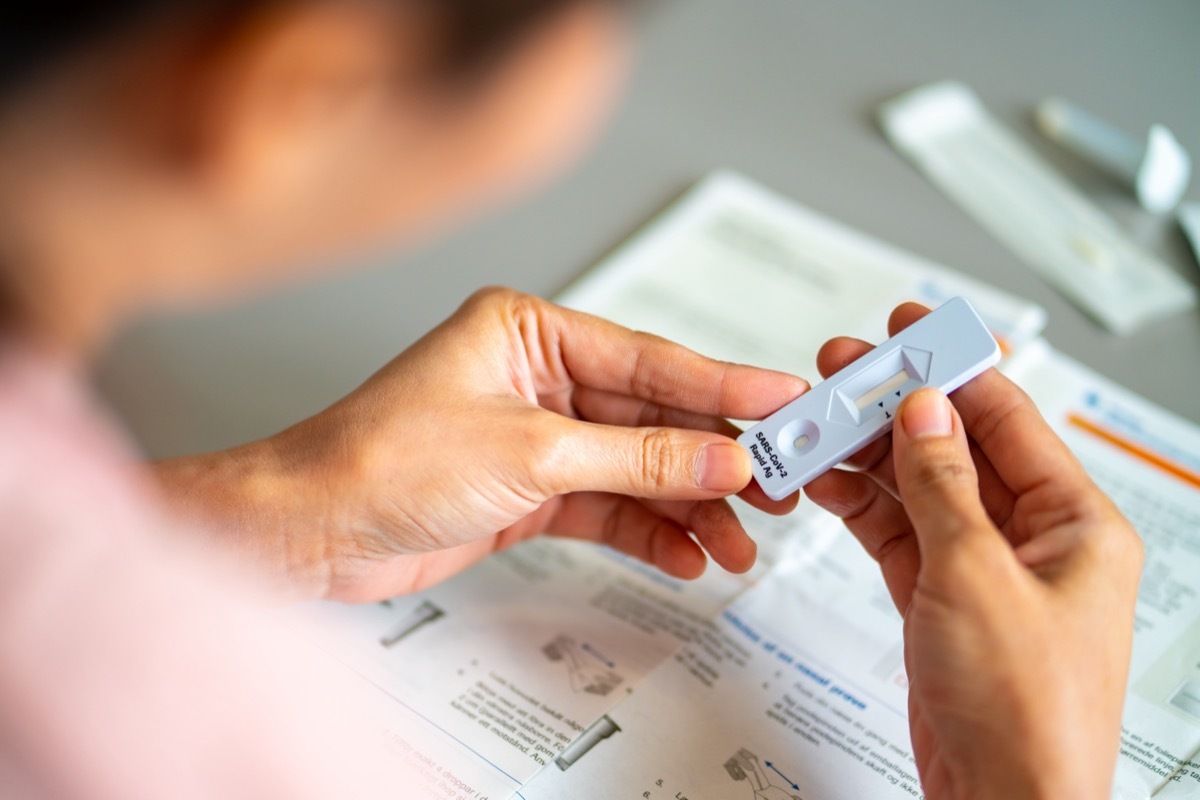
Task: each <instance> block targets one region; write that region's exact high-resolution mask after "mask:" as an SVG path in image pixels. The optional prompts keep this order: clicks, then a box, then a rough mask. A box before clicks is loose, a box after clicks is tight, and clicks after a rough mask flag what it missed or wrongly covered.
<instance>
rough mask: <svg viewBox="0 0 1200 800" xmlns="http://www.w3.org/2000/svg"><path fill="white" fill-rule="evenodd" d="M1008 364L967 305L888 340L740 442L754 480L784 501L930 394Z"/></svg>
mask: <svg viewBox="0 0 1200 800" xmlns="http://www.w3.org/2000/svg"><path fill="white" fill-rule="evenodd" d="M999 360H1000V346H999V345H998V344H996V340H995V339H993V338H992V334H991V333H989V332H988V329H987V327H986V326H985V325H984V324H983V321H982V320H980V319H979V315H978V314H976V313H975V309H973V308H971V304H970V303H968V302H967V301H966V300H964V299H963V298H961V297H956V298H954V299H952V300H948V301H947V302H945V303H944V304H942V305H941V306H940V307H939V308H938V309H937V310H936V311H933V312H932V313H930V314H928V315H927V316H925V317H923V318H922V319H920V320H919V321H917V322H916V323H914V324H913V325H910V326H909V327H908V328H905V329H904V330H903V331H901V332H900V333H898V334H897V335H895V336H893V337H892V338H891V339H888V340H887V341H886V342H884V343H883V344H881V345H879V346H878V347H876V348H875V349H874V350H872V351H871V352H869V353H867V354H866V355H865V356H863V357H862V358H860V359H858V360H857V361H855V362H854V363H853V364H851V365H850V366H848V367H846V368H845V369H843V370H842V371H840V372H838V373H837V374H835V375H833V376H832V377H830V378H829V379H827V380H826V381H824V382H823V383H819V384H817V385H816V386H815V387H813V388H812V389H811V390H810V391H808V392H806V393H805V394H802V395H800V397H798V398H797V399H795V400H793V401H792V402H790V403H788V404H787V405H786V406H784V407H783V408H781V409H780V410H779V411H776V412H775V413H774V414H772V415H771V416H769V417H767V418H766V419H765V420H763V421H762V422H760V423H758V424H757V425H755V426H754V427H752V428H750V429H749V430H748V431H746V432H745V433H743V434H742V435H741V436H739V437H738V443H739V444H741V445H742V446H743V447H745V448H746V449H747V450H749V451H750V457H751V460H752V466H753V468H754V477H755V478H756V479H757V481H758V485H759V486H761V487H762V490H763V491H764V492H765V493H766V495H767V496H768V497H770V498H771V499H772V500H781V499H783V498H784V497H787V496H788V495H789V494H791V493H792V492H794V491H796V490H797V489H799V488H800V487H801V486H804V485H805V484H806V483H808V482H809V481H811V480H812V479H813V478H815V477H817V476H818V475H820V474H822V473H824V472H826V471H827V470H829V469H830V468H831V467H833V466H835V465H837V464H839V463H841V462H842V461H845V460H846V458H847V457H848V456H850V455H852V454H853V453H855V452H857V451H858V450H860V449H862V448H863V447H864V446H865V445H867V444H869V443H870V442H872V441H874V440H875V439H878V438H879V437H880V436H882V435H884V434H885V433H887V432H888V431H890V430H891V429H892V421H893V417H894V416H895V413H896V408H897V406H899V405H900V401H901V400H903V399H904V398H905V397H906V396H908V395H909V394H911V393H912V392H914V391H916V390H917V389H919V388H921V387H923V386H932V387H935V388H937V389H940V390H941V391H943V392H952V391H954V390H955V389H957V388H958V387H960V386H962V385H963V384H964V383H966V382H967V381H969V380H971V379H972V378H974V377H976V376H977V375H979V374H980V373H982V372H983V371H984V370H986V369H987V368H988V367H990V366H992V365H993V364H995V363H996V362H997V361H999Z"/></svg>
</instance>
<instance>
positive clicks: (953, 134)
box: [879, 82, 1196, 334]
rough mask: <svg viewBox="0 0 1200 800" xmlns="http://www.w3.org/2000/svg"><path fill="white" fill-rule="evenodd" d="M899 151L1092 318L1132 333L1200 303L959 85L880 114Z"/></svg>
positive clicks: (928, 89)
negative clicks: (1145, 325) (1160, 318)
mask: <svg viewBox="0 0 1200 800" xmlns="http://www.w3.org/2000/svg"><path fill="white" fill-rule="evenodd" d="M879 113H880V119H881V122H882V124H883V129H884V132H885V133H886V134H887V136H888V138H889V139H890V140H891V142H892V144H893V145H895V146H896V149H898V150H899V151H900V152H902V153H904V155H906V156H907V157H908V158H910V159H911V160H912V161H913V163H915V164H916V165H917V166H918V167H920V168H921V170H922V171H923V172H924V173H925V175H926V176H927V177H928V178H929V179H930V180H931V181H933V183H934V184H936V185H937V186H938V187H939V188H941V189H942V191H944V192H945V193H946V194H947V195H949V196H950V197H951V199H953V200H955V201H956V202H957V203H958V204H959V205H960V206H961V207H962V208H963V209H964V210H965V211H966V212H967V213H969V214H970V215H971V216H973V217H974V218H975V219H976V221H977V222H979V223H980V224H981V225H983V226H984V227H985V228H987V229H988V230H989V231H991V233H992V235H994V236H995V237H996V238H998V239H999V240H1000V241H1001V242H1003V243H1004V244H1005V245H1007V246H1008V248H1009V249H1010V250H1012V251H1013V252H1014V253H1015V254H1016V255H1017V256H1018V257H1020V258H1021V259H1022V260H1023V261H1025V262H1026V263H1027V264H1028V265H1029V266H1030V267H1032V268H1033V269H1034V270H1035V271H1037V272H1038V273H1039V274H1040V275H1041V276H1042V277H1043V278H1044V279H1045V280H1046V281H1047V282H1049V283H1050V284H1052V285H1053V286H1054V287H1055V288H1057V289H1058V290H1059V291H1060V292H1062V293H1063V294H1064V295H1066V296H1067V298H1069V299H1070V300H1071V301H1072V302H1074V303H1075V304H1076V305H1078V306H1079V307H1080V308H1081V309H1083V310H1084V311H1085V312H1086V313H1087V314H1089V315H1090V316H1091V317H1092V318H1093V319H1095V320H1096V321H1097V322H1099V323H1100V324H1102V325H1103V326H1104V327H1106V328H1108V329H1109V330H1111V331H1114V332H1115V333H1122V334H1123V333H1129V332H1131V331H1133V330H1135V329H1137V328H1138V327H1140V326H1142V325H1144V324H1146V323H1147V322H1150V321H1152V320H1154V319H1157V318H1159V317H1162V316H1166V315H1168V314H1172V313H1176V312H1179V311H1182V310H1185V309H1188V308H1191V307H1192V306H1194V305H1195V304H1196V290H1195V289H1194V288H1193V287H1192V286H1191V284H1189V283H1188V282H1187V281H1185V280H1184V279H1183V278H1182V277H1181V276H1179V275H1178V274H1176V273H1175V272H1174V271H1173V270H1172V269H1171V268H1170V267H1168V266H1166V265H1165V264H1163V263H1162V262H1161V261H1159V260H1157V259H1155V258H1153V257H1151V256H1150V255H1149V254H1148V253H1146V252H1145V251H1143V250H1142V249H1141V248H1139V247H1137V246H1136V245H1135V244H1134V243H1133V242H1131V241H1130V240H1129V237H1127V236H1126V235H1124V234H1123V233H1122V232H1121V230H1120V229H1119V228H1118V227H1117V224H1116V222H1114V221H1113V220H1112V218H1111V217H1109V216H1108V215H1107V214H1105V213H1104V212H1102V211H1101V210H1100V209H1099V208H1097V207H1096V206H1095V204H1093V203H1091V202H1090V201H1089V200H1088V199H1087V198H1085V197H1084V196H1083V195H1082V194H1080V193H1079V191H1077V190H1076V189H1075V188H1074V187H1073V186H1071V184H1070V183H1068V182H1067V181H1066V180H1065V179H1064V178H1062V177H1061V176H1060V175H1059V174H1058V173H1056V172H1055V171H1054V169H1053V168H1052V167H1051V166H1050V165H1049V164H1047V163H1046V162H1045V161H1044V160H1042V159H1041V158H1040V157H1038V156H1037V155H1036V154H1035V153H1034V152H1033V151H1032V150H1031V149H1030V148H1028V147H1027V146H1025V144H1024V143H1022V142H1021V141H1020V140H1019V139H1018V138H1017V137H1016V136H1014V135H1013V134H1012V133H1010V132H1009V131H1008V130H1007V129H1006V128H1005V127H1004V126H1003V125H1001V124H1000V123H999V122H997V121H996V120H995V119H994V118H993V117H992V116H991V115H990V114H989V113H988V112H987V110H986V109H985V108H984V107H983V104H982V103H980V102H979V98H977V97H976V96H975V95H974V94H973V93H972V92H971V90H970V89H968V88H967V87H966V86H963V85H962V84H958V83H951V82H947V83H937V84H932V85H929V86H923V87H921V88H918V89H914V90H913V91H911V92H909V93H907V94H905V95H902V96H900V97H898V98H896V99H894V100H891V101H889V102H887V103H885V104H884V105H883V106H882V107H881V108H880V112H879Z"/></svg>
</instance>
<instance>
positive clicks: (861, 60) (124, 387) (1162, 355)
mask: <svg viewBox="0 0 1200 800" xmlns="http://www.w3.org/2000/svg"><path fill="white" fill-rule="evenodd" d="M636 27H637V29H638V36H639V57H638V63H637V65H636V73H635V75H634V78H633V82H632V85H631V86H630V89H629V91H628V93H627V96H626V99H625V102H624V104H623V106H622V107H621V109H620V110H619V111H618V113H617V116H616V118H615V119H614V121H613V124H612V125H611V126H610V128H609V130H608V132H607V134H606V136H605V137H604V139H603V140H602V141H601V142H600V144H599V146H598V147H597V148H596V149H595V150H594V151H593V152H592V153H591V154H590V155H589V156H588V157H587V158H586V160H585V161H584V162H583V163H582V164H580V165H579V166H578V167H577V168H576V169H574V170H573V171H572V172H571V173H570V174H568V175H567V176H566V177H565V178H564V179H562V180H561V181H559V182H558V183H557V184H556V185H555V186H554V187H552V188H551V189H550V190H549V191H546V192H543V193H542V194H540V195H539V196H536V197H533V198H531V199H529V200H527V201H525V202H524V203H522V204H520V205H518V206H516V207H513V208H510V209H508V210H506V211H504V212H503V213H501V214H498V215H494V216H492V217H490V218H487V219H485V220H480V221H476V222H474V223H471V224H470V225H468V226H467V227H465V228H464V229H462V230H460V231H458V232H457V233H456V234H455V235H453V236H452V237H451V238H449V239H446V240H443V241H441V242H439V243H437V244H435V245H432V246H428V247H425V248H423V249H421V250H420V251H419V252H415V253H403V254H395V255H393V256H390V257H387V258H381V259H376V260H375V263H371V264H360V265H346V271H345V272H344V273H342V276H341V277H338V278H336V279H333V280H329V281H326V282H323V283H320V284H315V285H308V286H304V287H301V288H298V289H290V290H288V291H286V292H284V293H280V294H277V295H274V296H271V297H265V298H258V299H255V300H252V301H249V302H246V303H243V304H241V305H239V306H237V307H235V308H229V309H224V310H220V311H217V312H212V313H205V314H193V315H189V316H186V317H174V318H171V319H162V320H150V321H146V322H144V323H141V324H139V325H138V326H137V327H135V328H134V329H132V330H129V331H127V332H126V333H125V334H124V335H123V336H122V337H121V338H120V339H119V340H118V341H117V342H116V343H115V345H114V347H113V348H112V350H111V352H110V353H109V355H108V357H107V358H106V359H105V361H104V363H103V364H101V365H100V368H99V370H98V374H97V380H98V384H99V386H100V388H101V391H102V392H103V393H104V394H105V395H106V397H107V398H108V399H109V401H110V402H111V403H112V404H113V405H114V406H115V408H116V409H117V411H118V412H119V413H120V414H121V415H122V416H123V417H124V418H125V420H126V421H127V422H128V424H129V426H130V427H131V429H132V430H133V431H134V434H135V435H136V437H137V438H138V439H139V440H140V442H141V443H142V444H143V446H144V447H145V448H146V450H147V452H148V453H150V454H151V455H155V456H161V455H168V454H179V453H186V452H193V451H199V450H206V449H212V448H219V447H224V446H228V445H232V444H235V443H238V442H241V441H245V440H249V439H252V438H257V437H260V436H263V435H267V434H270V433H272V432H274V431H276V430H278V429H280V428H282V427H285V426H286V425H288V424H289V423H291V422H293V421H295V420H298V419H300V418H302V417H305V416H307V415H309V414H312V413H314V412H316V411H318V410H319V409H321V408H323V407H324V406H326V405H327V404H329V403H330V402H332V401H333V400H335V399H336V398H338V397H339V396H341V395H342V394H344V393H345V392H347V391H349V390H350V389H352V388H353V387H354V386H355V385H357V384H358V383H359V382H360V381H361V380H362V379H363V378H365V377H366V376H367V375H369V374H370V373H371V372H373V371H374V370H375V369H377V368H378V367H379V366H380V365H382V364H383V363H385V362H386V361H387V360H388V359H390V358H391V357H392V356H393V355H394V354H395V353H397V352H399V351H400V350H402V349H403V348H404V347H405V346H406V345H408V344H409V343H411V342H412V341H413V340H415V339H416V338H417V337H419V336H420V335H421V334H422V333H423V332H424V331H425V330H427V329H428V328H430V327H431V326H433V325H434V324H436V323H437V322H438V321H439V320H440V319H442V318H443V317H445V316H446V315H447V314H448V313H450V312H451V311H452V310H453V309H454V308H455V306H456V305H457V304H458V303H459V302H460V301H461V300H462V298H464V297H465V296H466V295H468V294H469V293H470V292H471V291H472V290H474V289H475V288H477V287H479V286H482V285H485V284H489V283H500V284H507V285H510V286H514V287H517V288H519V289H522V290H525V291H528V292H533V293H537V294H541V295H546V296H549V295H553V294H554V293H555V292H557V291H558V290H559V289H561V288H562V287H563V286H565V285H566V284H567V283H568V282H569V281H570V280H571V279H573V278H574V277H576V276H577V275H578V274H580V273H581V272H582V271H583V270H585V269H586V268H587V267H588V266H589V265H591V264H593V263H594V262H595V261H596V260H597V259H598V258H599V257H600V256H602V255H603V254H605V253H606V252H607V251H609V250H610V249H611V248H612V247H613V246H615V245H616V244H618V243H619V242H620V241H621V240H622V239H624V238H625V237H627V236H628V235H629V234H630V233H632V232H633V231H634V230H636V229H637V227H638V226H639V225H641V224H642V223H644V222H645V221H646V220H647V219H648V218H650V217H651V216H652V215H653V214H654V213H656V212H657V211H659V210H660V209H662V208H663V207H664V206H665V205H667V204H668V203H669V202H670V201H671V200H673V199H674V198H675V197H677V196H678V195H679V194H680V193H681V192H682V191H683V190H684V189H685V188H687V187H688V186H689V185H690V184H691V183H693V182H694V181H695V180H697V179H698V178H700V177H701V176H703V175H704V174H705V173H707V172H708V171H710V170H712V169H714V168H717V167H732V168H735V169H738V170H741V171H743V172H745V173H746V174H748V175H750V176H751V177H753V178H756V179H758V180H760V181H761V182H763V183H765V184H767V185H768V186H771V187H773V188H774V189H776V190H778V191H780V192H782V193H784V194H786V195H789V196H791V197H793V198H795V199H797V200H799V201H800V202H802V203H805V204H807V205H809V206H811V207H813V208H815V209H816V210H818V211H821V212H823V213H825V214H828V215H830V216H832V217H835V218H837V219H840V220H842V221H844V222H846V223H847V224H849V225H852V226H854V227H857V228H860V229H861V230H863V231H866V232H868V233H871V234H873V235H875V236H878V237H880V238H882V239H884V240H887V241H890V242H893V243H895V244H897V245H899V246H901V247H903V248H906V249H909V250H912V251H914V252H916V253H919V254H922V255H924V256H927V257H930V258H932V259H934V260H936V261H940V262H942V263H944V264H947V265H951V266H954V267H957V268H960V269H962V270H963V271H965V272H967V273H970V274H972V275H975V276H978V277H980V278H983V279H985V280H987V281H989V282H990V283H992V284H994V285H996V286H999V287H1002V288H1004V289H1007V290H1009V291H1011V292H1014V293H1016V294H1018V295H1021V296H1024V297H1027V298H1030V299H1032V300H1035V301H1036V302H1038V303H1040V304H1042V305H1043V306H1044V307H1045V308H1046V309H1047V310H1048V311H1049V314H1050V322H1049V326H1048V329H1047V331H1046V335H1047V337H1048V339H1049V340H1050V342H1051V343H1052V344H1053V345H1055V346H1056V347H1058V348H1059V349H1061V350H1063V351H1065V352H1066V353H1068V354H1070V355H1072V356H1074V357H1076V358H1078V359H1079V360H1081V361H1083V362H1085V363H1086V364H1088V365H1090V366H1092V367H1093V368H1095V369H1097V370H1099V371H1101V372H1103V373H1105V374H1107V375H1109V376H1110V377H1112V378H1113V379H1115V380H1117V381H1119V382H1121V383H1123V384H1125V385H1127V386H1130V387H1132V388H1133V389H1135V390H1136V391H1138V392H1140V393H1141V394H1143V395H1145V396H1147V397H1149V398H1151V399H1152V400H1154V401H1156V402H1158V403H1160V404H1162V405H1163V406H1165V407H1167V408H1169V409H1171V410H1172V411H1175V412H1176V413H1178V414H1181V415H1182V416H1184V417H1186V418H1188V419H1190V420H1192V421H1194V422H1198V423H1200V312H1196V311H1193V312H1191V313H1188V314H1185V315H1180V316H1176V317H1174V318H1171V319H1169V320H1164V321H1161V322H1158V323H1155V324H1153V325H1151V326H1150V327H1148V328H1146V329H1144V330H1142V331H1140V332H1138V333H1136V334H1134V335H1133V336H1130V337H1127V338H1117V337H1115V336H1113V335H1111V334H1108V333H1106V332H1104V331H1102V330H1101V329H1099V328H1098V327H1096V326H1095V325H1094V324H1093V323H1091V322H1090V321H1088V320H1087V319H1086V318H1085V317H1084V316H1083V315H1082V314H1081V313H1080V312H1079V311H1078V310H1077V309H1075V308H1074V307H1073V306H1072V305H1071V304H1069V303H1067V302H1066V301H1065V300H1063V299H1062V298H1061V297H1060V296H1059V295H1058V294H1056V293H1055V292H1054V291H1053V290H1051V289H1050V288H1049V287H1048V286H1047V285H1046V284H1044V283H1043V282H1042V281H1041V280H1039V279H1038V278H1037V277H1036V276H1035V275H1034V274H1033V272H1032V271H1030V270H1029V269H1028V268H1027V267H1025V266H1024V265H1023V264H1021V263H1020V262H1018V261H1017V260H1016V259H1015V258H1014V257H1013V256H1012V255H1011V254H1010V253H1009V252H1008V251H1007V250H1005V248H1004V247H1003V246H1001V245H1000V244H999V243H998V242H997V241H996V240H994V239H992V238H991V237H990V236H989V235H988V234H987V233H986V232H984V231H983V230H982V229H980V228H979V227H978V226H977V225H976V224H975V223H974V222H973V221H972V220H971V219H969V218H968V217H967V216H966V215H965V214H964V213H963V212H962V211H961V210H960V209H959V208H957V207H956V206H955V205H953V204H952V203H951V202H950V201H949V200H948V199H947V198H946V197H945V196H944V195H942V194H941V193H940V192H939V191H938V190H936V189H935V188H934V187H933V186H932V185H931V184H929V183H928V182H927V181H926V180H925V179H924V178H923V177H922V176H921V175H920V174H919V173H918V172H917V171H916V170H915V169H913V168H912V167H911V166H910V165H909V164H908V163H907V162H906V161H904V160H903V159H902V158H901V157H900V156H899V155H898V154H897V153H896V152H895V151H893V150H892V148H891V147H890V146H889V145H888V144H887V143H886V142H885V141H884V139H883V137H882V135H881V134H880V132H879V129H878V127H877V125H876V124H875V122H874V116H873V112H874V109H875V108H876V106H877V105H878V104H879V103H880V102H881V101H882V100H884V99H887V98H889V97H891V96H893V95H895V94H897V93H899V92H901V91H904V90H906V89H908V88H910V87H913V86H915V85H918V84H922V83H926V82H929V81H932V80H937V79H943V78H956V79H961V80H963V81H965V82H966V83H968V84H969V85H970V86H972V87H973V88H974V89H975V90H976V91H977V92H978V93H979V95H980V96H981V97H982V98H983V99H984V101H985V103H986V104H987V105H988V106H989V107H990V108H991V110H992V111H993V112H994V113H995V115H996V116H998V117H999V118H1000V119H1001V120H1002V121H1004V122H1005V123H1006V124H1008V125H1010V126H1011V127H1012V129H1014V130H1015V131H1016V133H1017V134H1018V135H1019V136H1021V138H1023V139H1024V140H1025V141H1027V142H1028V143H1029V144H1030V145H1031V146H1032V147H1034V148H1035V149H1036V150H1037V151H1039V152H1041V153H1042V154H1043V155H1045V156H1046V157H1047V158H1048V159H1049V160H1050V161H1051V162H1052V163H1054V164H1055V165H1056V166H1058V167H1060V168H1061V169H1062V170H1063V171H1064V172H1065V173H1066V174H1067V175H1068V176H1069V177H1070V178H1071V179H1072V180H1073V181H1074V182H1075V183H1076V185H1078V186H1079V187H1080V188H1081V189H1083V190H1084V191H1085V192H1086V193H1087V194H1089V195H1090V196H1091V197H1093V198H1094V199H1096V200H1097V201H1098V202H1099V203H1100V205H1101V206H1102V207H1103V208H1105V209H1107V210H1108V211H1109V212H1110V213H1112V214H1113V215H1114V216H1116V217H1117V218H1118V219H1119V220H1120V221H1121V222H1122V223H1124V224H1125V225H1126V226H1127V228H1128V230H1130V231H1131V233H1132V235H1133V236H1134V237H1135V239H1136V240H1138V241H1139V242H1141V243H1143V244H1144V245H1145V246H1146V247H1148V248H1149V249H1151V250H1152V251H1154V252H1156V253H1157V254H1159V255H1160V256H1161V257H1162V258H1163V260H1165V261H1166V262H1167V263H1168V264H1170V265H1171V266H1172V267H1173V268H1175V269H1177V270H1178V271H1179V272H1180V273H1181V274H1183V275H1185V276H1186V277H1187V278H1188V280H1190V281H1192V282H1193V283H1197V282H1200V269H1198V268H1197V264H1196V260H1195V258H1194V256H1193V255H1192V254H1191V252H1190V250H1189V249H1188V248H1187V245H1186V243H1185V240H1184V238H1183V236H1182V234H1181V233H1180V232H1179V230H1178V228H1177V226H1176V225H1175V224H1174V222H1173V220H1171V219H1170V218H1158V217H1154V216H1152V215H1150V214H1147V213H1145V212H1141V211H1139V209H1138V208H1137V207H1136V205H1135V204H1134V202H1133V200H1132V198H1131V196H1130V195H1129V194H1128V193H1127V192H1125V191H1124V190H1123V189H1122V188H1121V187H1120V186H1118V185H1117V184H1116V183H1114V182H1112V181H1110V180H1109V179H1107V178H1106V177H1104V176H1103V175H1101V174H1100V173H1098V172H1096V171H1095V170H1093V169H1091V168H1089V167H1087V166H1085V165H1083V164H1081V163H1080V162H1078V161H1077V160H1075V159H1074V158H1073V157H1072V156H1070V155H1069V154H1065V153H1062V152H1059V151H1058V150H1056V149H1055V147H1054V146H1053V145H1051V144H1049V143H1047V142H1045V141H1044V140H1042V139H1041V138H1040V137H1039V135H1038V134H1037V133H1036V131H1035V130H1034V128H1033V125H1032V121H1031V111H1032V108H1033V106H1034V105H1035V104H1036V103H1037V102H1038V101H1039V100H1040V99H1042V98H1043V97H1045V96H1047V95H1050V94H1055V95H1060V96H1062V97H1066V98H1069V99H1071V100H1074V101H1075V102H1077V103H1079V104H1080V105H1082V106H1084V107H1085V108H1089V109H1092V110H1093V111H1095V112H1097V113H1100V114H1102V115H1103V116H1105V117H1107V118H1109V119H1111V120H1112V121H1114V122H1116V123H1118V124H1120V125H1121V126H1123V127H1125V128H1127V129H1129V130H1144V129H1145V128H1146V127H1147V126H1148V125H1149V124H1151V123H1154V122H1160V123H1163V124H1165V125H1167V126H1168V127H1170V128H1171V129H1172V130H1173V131H1174V132H1175V133H1176V135H1177V136H1178V137H1179V139H1180V140H1181V141H1182V142H1183V144H1184V146H1185V147H1188V148H1189V149H1190V150H1191V152H1192V153H1193V154H1195V156H1196V157H1197V159H1198V160H1200V2H1196V1H1195V0H1156V2H1154V3H1144V2H1133V1H1132V0H1131V1H1130V2H1120V3H1118V2H1100V1H1099V0H1091V1H1088V0H1069V1H1068V0H1059V2H1053V3H1047V2H1044V0H1008V2H981V1H980V0H974V1H973V2H952V0H940V1H939V0H909V2H899V3H880V2H868V0H820V2H817V1H815V0H813V1H806V0H656V1H655V2H653V3H650V4H647V7H646V8H645V9H644V10H643V11H641V12H640V14H639V16H638V19H637V24H636ZM1188 199H1190V200H1192V201H1197V200H1200V180H1197V181H1195V182H1194V185H1193V186H1192V188H1191V189H1190V190H1189V192H1188Z"/></svg>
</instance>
